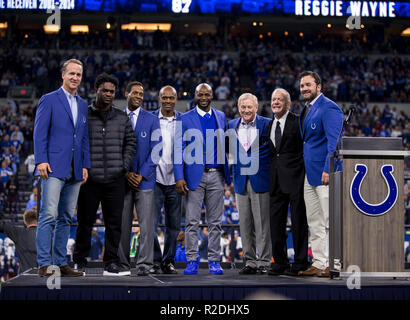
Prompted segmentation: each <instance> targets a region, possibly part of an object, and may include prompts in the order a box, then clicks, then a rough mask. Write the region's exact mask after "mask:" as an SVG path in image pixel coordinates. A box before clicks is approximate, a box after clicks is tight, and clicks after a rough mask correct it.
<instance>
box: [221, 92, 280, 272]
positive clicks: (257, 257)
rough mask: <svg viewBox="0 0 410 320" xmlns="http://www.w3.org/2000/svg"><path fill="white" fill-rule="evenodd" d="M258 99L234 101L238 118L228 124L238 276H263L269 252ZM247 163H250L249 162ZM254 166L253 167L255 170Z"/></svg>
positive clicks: (263, 130) (266, 163)
mask: <svg viewBox="0 0 410 320" xmlns="http://www.w3.org/2000/svg"><path fill="white" fill-rule="evenodd" d="M258 108H259V105H258V98H257V97H256V96H255V95H253V94H251V93H244V94H242V95H241V96H240V97H239V98H238V110H239V114H240V117H239V118H236V119H233V120H231V121H230V122H229V124H228V128H229V129H232V130H235V132H236V139H235V140H236V145H235V148H236V152H235V154H236V159H235V162H234V164H233V167H232V173H233V181H234V190H235V196H236V203H237V207H238V211H239V225H240V231H241V236H242V246H243V261H244V267H243V268H242V269H241V270H240V271H239V274H242V275H246V274H256V273H260V274H266V273H267V271H268V267H269V265H270V261H271V257H272V250H271V241H270V227H269V167H270V149H269V143H268V141H269V135H268V124H269V119H268V118H265V117H261V116H259V115H258V114H257V112H258ZM249 160H250V161H249ZM255 166H257V168H255Z"/></svg>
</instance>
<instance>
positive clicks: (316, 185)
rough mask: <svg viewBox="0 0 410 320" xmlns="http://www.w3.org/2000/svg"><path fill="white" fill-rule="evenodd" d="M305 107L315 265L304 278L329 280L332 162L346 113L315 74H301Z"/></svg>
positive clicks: (303, 118) (309, 217)
mask: <svg viewBox="0 0 410 320" xmlns="http://www.w3.org/2000/svg"><path fill="white" fill-rule="evenodd" d="M299 80H300V93H301V95H302V98H303V100H304V101H305V107H304V108H303V110H302V113H301V116H300V121H299V124H300V130H301V133H302V138H303V141H304V144H303V156H304V160H305V169H306V176H305V182H304V197H305V204H306V215H307V222H308V225H309V230H310V241H311V247H312V253H313V261H312V265H311V266H310V267H309V268H308V269H307V270H305V271H300V272H299V274H300V275H304V276H318V277H329V159H330V156H331V154H332V153H333V152H334V151H335V150H336V145H337V138H338V136H339V133H340V132H341V130H342V126H343V118H344V116H343V111H342V110H341V109H340V108H339V106H338V105H337V104H336V103H334V102H333V101H332V100H330V99H328V98H326V97H325V96H324V95H323V93H322V80H321V79H320V76H319V75H318V74H317V73H316V72H313V71H304V72H302V73H301V74H300V75H299Z"/></svg>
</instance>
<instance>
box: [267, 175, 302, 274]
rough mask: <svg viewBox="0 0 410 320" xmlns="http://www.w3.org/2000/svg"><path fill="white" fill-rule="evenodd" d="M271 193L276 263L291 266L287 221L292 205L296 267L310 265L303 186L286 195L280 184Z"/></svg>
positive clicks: (272, 233) (272, 237)
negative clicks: (288, 251)
mask: <svg viewBox="0 0 410 320" xmlns="http://www.w3.org/2000/svg"><path fill="white" fill-rule="evenodd" d="M271 190H274V191H271V192H270V230H271V240H272V255H273V259H274V260H275V263H278V264H282V265H286V264H289V259H288V255H287V246H286V239H287V233H286V221H287V217H288V207H289V205H290V218H291V221H292V226H291V232H292V237H293V248H294V250H295V256H294V266H295V267H305V266H307V265H308V224H307V218H306V207H305V201H304V198H303V185H302V186H298V187H296V186H295V188H294V190H292V193H284V192H283V191H282V190H281V188H280V185H279V183H276V185H275V186H273V189H271Z"/></svg>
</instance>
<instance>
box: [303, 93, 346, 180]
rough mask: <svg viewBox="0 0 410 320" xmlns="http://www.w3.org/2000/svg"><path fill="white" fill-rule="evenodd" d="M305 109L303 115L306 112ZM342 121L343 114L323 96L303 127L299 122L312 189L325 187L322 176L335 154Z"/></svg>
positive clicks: (307, 172)
mask: <svg viewBox="0 0 410 320" xmlns="http://www.w3.org/2000/svg"><path fill="white" fill-rule="evenodd" d="M305 109H306V107H305V108H304V109H303V110H302V113H301V114H303V113H304V112H306V110H305ZM343 119H344V115H343V111H342V110H341V109H340V108H339V106H338V105H337V104H336V103H334V102H333V101H332V100H330V99H328V98H326V97H325V96H324V95H323V94H322V95H321V96H320V97H319V98H318V99H317V100H316V101H315V103H314V104H313V106H312V107H311V109H310V111H309V113H308V114H307V115H306V117H305V120H304V122H303V127H302V126H301V120H300V118H299V127H300V130H301V134H302V138H303V141H304V144H303V156H304V160H305V169H306V175H307V179H308V182H309V184H310V185H312V186H319V185H322V173H323V172H327V173H329V158H330V155H331V154H332V153H333V152H334V151H335V150H336V144H337V138H338V136H339V133H340V130H341V129H342V125H343Z"/></svg>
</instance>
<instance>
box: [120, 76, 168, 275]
mask: <svg viewBox="0 0 410 320" xmlns="http://www.w3.org/2000/svg"><path fill="white" fill-rule="evenodd" d="M125 97H126V98H127V109H126V110H125V112H126V113H127V115H128V117H129V118H130V120H131V124H132V127H133V129H134V132H135V135H136V138H137V153H136V155H135V157H134V159H133V162H132V166H131V170H130V171H129V172H127V173H126V175H125V178H126V180H127V181H128V187H127V190H126V192H125V198H124V209H123V214H122V225H121V232H122V233H121V240H120V247H119V250H118V256H119V258H120V262H121V266H122V268H123V269H128V270H129V269H130V267H131V265H130V241H131V226H132V220H133V218H134V214H133V212H134V206H135V209H136V211H137V217H138V224H139V226H140V230H141V234H140V248H139V254H138V260H137V270H138V271H137V272H138V275H139V276H146V275H148V274H149V273H154V272H155V271H154V270H153V260H154V236H153V235H154V217H155V199H154V188H155V180H156V179H155V178H156V168H157V164H158V162H159V159H160V158H161V148H162V143H160V142H161V128H160V125H159V119H158V117H157V116H154V115H153V114H152V113H150V112H148V111H145V110H144V109H142V107H141V106H142V102H143V98H144V87H143V85H142V83H140V82H138V81H134V82H130V83H129V84H128V85H127V88H126V91H125Z"/></svg>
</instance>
